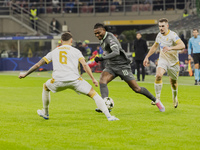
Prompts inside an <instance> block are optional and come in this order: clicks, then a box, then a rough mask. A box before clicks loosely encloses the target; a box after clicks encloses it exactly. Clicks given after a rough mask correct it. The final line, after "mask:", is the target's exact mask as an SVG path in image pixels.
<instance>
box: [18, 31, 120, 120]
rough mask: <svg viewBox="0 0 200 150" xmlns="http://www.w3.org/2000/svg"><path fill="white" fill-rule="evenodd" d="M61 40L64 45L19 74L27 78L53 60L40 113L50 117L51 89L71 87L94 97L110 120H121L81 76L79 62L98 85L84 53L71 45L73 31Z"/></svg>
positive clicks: (57, 89)
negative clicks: (109, 109)
mask: <svg viewBox="0 0 200 150" xmlns="http://www.w3.org/2000/svg"><path fill="white" fill-rule="evenodd" d="M61 40H62V46H60V47H57V48H56V49H54V50H53V51H51V52H49V53H48V54H47V55H46V56H45V57H43V58H42V59H41V60H40V61H39V62H38V63H36V64H35V65H33V66H32V67H31V68H30V69H29V70H28V71H27V72H26V73H25V74H20V75H19V78H20V79H21V78H25V77H26V76H28V75H29V74H31V73H32V72H33V71H35V70H36V69H38V68H39V67H40V66H42V65H44V64H45V63H47V64H48V63H50V62H51V61H52V63H53V74H52V79H49V80H48V81H47V82H46V83H44V85H43V92H42V101H43V108H44V109H42V110H37V113H38V115H39V116H41V117H43V118H44V119H49V103H50V91H52V92H54V93H55V92H59V91H63V90H65V89H68V88H70V89H73V90H74V91H76V92H77V93H82V94H85V95H88V96H89V97H91V98H93V99H94V101H95V103H96V105H97V107H98V108H100V109H101V110H102V111H103V113H104V114H105V115H106V117H107V118H108V120H109V121H114V120H119V119H118V118H116V117H114V116H111V115H110V113H109V111H108V109H107V107H106V104H105V102H104V101H103V99H102V98H101V96H99V94H98V93H97V92H96V91H95V90H94V89H93V88H92V86H91V85H90V84H89V83H88V82H87V81H85V80H84V79H82V78H81V77H80V75H79V72H78V63H79V62H80V63H81V64H82V65H83V67H84V69H85V71H86V72H87V73H88V75H89V76H90V78H91V79H92V82H93V83H94V84H95V86H98V81H97V80H96V79H95V78H94V76H93V75H92V72H91V69H90V67H89V66H88V65H87V63H86V62H85V59H84V57H83V55H82V53H81V52H80V51H79V50H78V49H76V48H74V47H72V46H71V45H72V41H73V39H72V35H71V33H69V32H66V33H64V34H62V36H61Z"/></svg>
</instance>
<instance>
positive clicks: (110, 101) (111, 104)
mask: <svg viewBox="0 0 200 150" xmlns="http://www.w3.org/2000/svg"><path fill="white" fill-rule="evenodd" d="M103 100H104V101H105V104H106V106H107V108H108V109H109V110H111V109H112V108H113V107H114V101H113V99H112V98H110V97H105V98H104V99H103Z"/></svg>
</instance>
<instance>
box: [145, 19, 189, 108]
mask: <svg viewBox="0 0 200 150" xmlns="http://www.w3.org/2000/svg"><path fill="white" fill-rule="evenodd" d="M158 25H159V30H160V32H159V33H158V35H157V37H156V41H155V43H154V44H153V46H152V47H151V49H150V50H149V52H148V54H147V55H146V57H145V59H144V61H143V65H144V66H147V63H148V62H149V59H148V58H149V57H150V56H151V55H152V54H153V53H154V52H155V51H156V50H157V48H158V47H160V55H159V60H158V66H157V68H156V80H155V83H154V88H155V93H156V98H158V99H160V94H161V89H162V84H163V83H162V76H163V74H164V73H165V72H167V73H168V75H169V77H170V83H171V89H172V98H173V103H174V108H177V106H178V98H177V94H178V83H177V80H178V74H179V70H180V67H179V58H178V51H179V50H182V49H184V48H185V45H184V43H183V42H182V40H181V39H180V38H179V36H178V35H177V34H176V33H175V32H173V31H171V30H169V24H168V19H166V18H162V19H160V20H159V23H158ZM151 104H153V105H154V103H153V102H152V103H151Z"/></svg>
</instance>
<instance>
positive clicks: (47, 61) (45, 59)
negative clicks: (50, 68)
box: [42, 57, 51, 64]
mask: <svg viewBox="0 0 200 150" xmlns="http://www.w3.org/2000/svg"><path fill="white" fill-rule="evenodd" d="M42 59H44V61H45V62H46V63H47V64H49V63H50V62H51V61H49V60H48V59H47V58H46V57H43V58H42Z"/></svg>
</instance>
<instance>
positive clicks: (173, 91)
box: [171, 87, 178, 100]
mask: <svg viewBox="0 0 200 150" xmlns="http://www.w3.org/2000/svg"><path fill="white" fill-rule="evenodd" d="M171 89H172V98H173V100H175V99H177V95H178V88H177V89H176V90H174V89H173V88H172V87H171Z"/></svg>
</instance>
